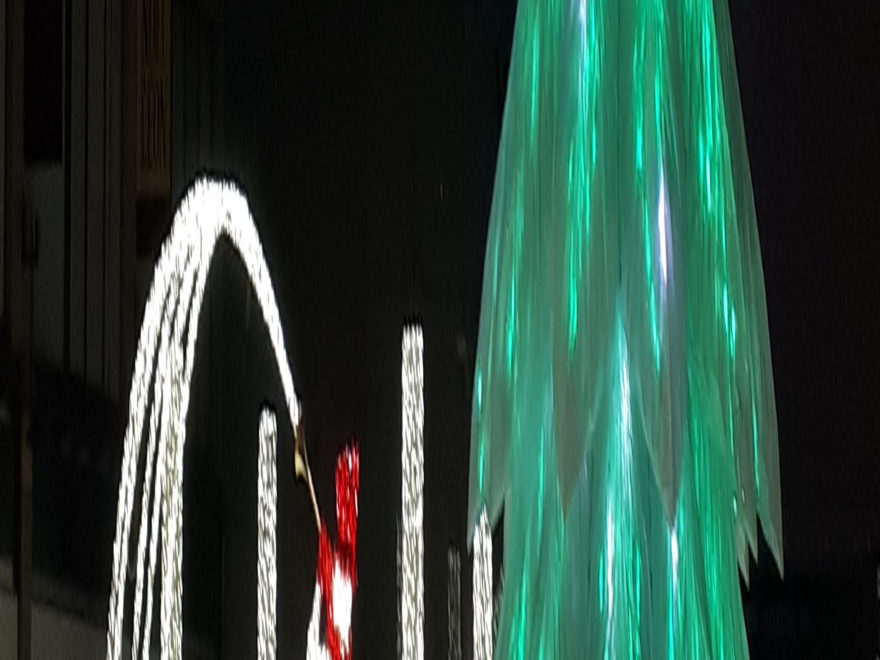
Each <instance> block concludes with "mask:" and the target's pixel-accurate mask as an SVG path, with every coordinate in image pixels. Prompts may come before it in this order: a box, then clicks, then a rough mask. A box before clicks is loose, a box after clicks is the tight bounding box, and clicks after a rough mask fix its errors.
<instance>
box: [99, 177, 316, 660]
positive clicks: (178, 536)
mask: <svg viewBox="0 0 880 660" xmlns="http://www.w3.org/2000/svg"><path fill="white" fill-rule="evenodd" d="M220 236H226V237H227V238H228V239H229V241H230V242H231V243H232V245H233V247H234V248H235V249H236V251H237V253H238V254H239V256H240V257H241V259H242V262H243V263H244V266H245V270H246V271H247V274H248V277H249V279H250V282H251V284H252V286H253V288H254V290H255V292H256V295H257V300H258V302H259V305H260V310H261V312H262V315H263V320H264V322H265V324H266V328H267V330H268V333H269V339H270V342H271V344H272V348H273V352H274V354H275V358H276V363H277V365H278V369H279V372H280V375H281V384H282V387H283V390H284V396H285V403H286V405H287V409H288V413H289V416H290V421H291V425H292V426H293V427H294V428H296V426H297V425H298V423H299V419H300V409H299V402H298V399H297V397H296V394H295V392H294V388H293V377H292V375H291V371H290V366H289V362H288V359H287V352H286V349H285V347H284V338H283V332H282V328H281V324H280V320H279V314H278V307H277V304H276V302H275V296H274V293H273V290H272V284H271V280H270V278H269V273H268V267H267V266H266V260H265V257H264V256H263V252H262V247H261V246H260V241H259V237H258V235H257V232H256V228H255V226H254V223H253V219H252V218H251V216H250V212H249V210H248V207H247V200H246V199H245V198H244V196H243V195H242V194H241V193H240V192H239V191H238V190H237V189H236V188H235V187H233V186H231V185H229V184H226V183H220V182H216V181H211V180H207V179H202V180H199V181H197V182H196V183H195V184H194V185H193V186H192V187H191V188H190V190H189V192H188V194H187V196H186V197H185V198H184V200H183V202H182V203H181V205H180V207H179V208H178V210H177V212H176V213H175V217H174V221H173V223H172V226H171V230H170V232H169V236H168V238H167V239H166V241H165V242H164V243H163V245H162V249H161V252H160V256H159V259H158V262H157V264H156V267H155V270H154V273H153V281H152V284H151V286H150V292H149V295H148V297H147V304H146V307H145V311H144V320H143V323H142V325H141V331H140V336H139V339H138V349H137V353H136V357H135V369H134V374H133V377H132V385H131V390H130V393H129V419H128V423H127V425H126V432H125V436H124V440H123V458H122V470H121V477H120V485H119V501H118V509H117V517H116V531H115V538H114V544H113V567H112V574H111V587H110V603H109V607H108V616H107V618H108V625H107V658H108V660H118V659H119V658H120V657H121V652H122V621H123V608H124V603H125V585H126V580H127V572H128V545H129V537H130V533H131V516H132V513H133V504H134V494H135V490H136V485H137V483H138V478H137V475H138V462H139V456H140V454H141V445H142V442H143V430H144V429H143V424H144V419H145V417H146V414H147V409H148V406H149V403H150V401H152V403H153V408H154V409H153V410H152V411H151V415H150V427H149V431H148V436H149V439H148V447H147V452H146V462H147V463H151V462H152V461H155V465H154V466H150V467H146V466H145V467H144V472H145V481H144V488H143V492H142V503H141V525H140V527H139V529H138V548H137V557H136V560H137V568H136V569H135V573H136V592H135V608H134V609H135V612H134V620H135V623H136V627H135V630H136V632H135V633H134V635H133V641H132V652H133V657H137V654H138V651H140V653H141V657H149V655H150V654H149V639H150V634H149V633H150V626H151V622H152V575H153V573H154V570H155V563H156V561H155V560H156V543H157V538H158V536H159V530H158V522H159V520H158V517H159V515H161V521H162V530H161V531H162V534H161V543H162V578H161V585H162V592H161V621H162V625H161V633H160V637H161V647H162V648H161V656H162V658H175V659H176V658H180V656H181V652H182V649H181V644H182V620H181V619H182V616H181V614H182V612H181V608H182V588H183V585H182V575H181V561H182V544H183V539H182V519H183V515H182V514H183V497H182V479H183V449H184V445H185V441H186V424H185V421H186V414H187V410H188V407H189V395H190V382H191V377H192V367H193V362H194V356H195V343H196V339H197V331H198V318H199V312H200V309H201V304H202V302H203V299H204V288H205V282H206V279H207V272H208V267H209V265H210V261H211V257H212V255H213V251H214V248H215V246H216V243H217V240H218V239H219V238H220ZM157 344H159V346H158V352H157ZM154 372H155V375H154ZM156 410H158V412H156ZM157 419H159V420H161V422H160V426H159V428H158V432H159V439H158V443H159V446H158V451H157V452H156V454H155V456H154V454H153V451H152V450H153V449H154V446H151V442H152V443H155V441H156V440H155V438H156V436H155V433H156V431H155V430H154V429H155V426H154V424H155V421H154V420H157ZM153 473H155V479H154V480H152V485H151V477H152V476H153ZM153 488H154V489H155V490H153V492H152V493H150V490H151V489H153ZM151 495H152V500H153V504H152V507H151V510H150V511H149V514H151V515H152V533H151V534H149V543H150V552H149V564H148V566H147V576H146V582H147V585H146V607H145V608H144V610H143V611H142V610H141V605H142V604H143V599H144V594H143V591H144V588H143V587H144V585H143V581H144V568H143V564H144V561H145V554H146V543H147V538H146V533H145V532H144V525H145V523H146V520H147V515H148V512H147V507H146V506H144V505H145V504H147V503H148V502H149V500H150V496H151ZM142 616H145V618H146V625H145V626H144V627H143V628H141V627H140V625H139V624H140V620H141V617H142Z"/></svg>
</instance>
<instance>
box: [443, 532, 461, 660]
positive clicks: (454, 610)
mask: <svg viewBox="0 0 880 660" xmlns="http://www.w3.org/2000/svg"><path fill="white" fill-rule="evenodd" d="M446 564H447V597H446V617H447V623H448V630H447V636H446V639H447V646H448V651H449V653H448V657H449V660H461V557H459V555H458V550H456V549H455V548H453V547H451V546H450V547H449V550H448V551H447V553H446Z"/></svg>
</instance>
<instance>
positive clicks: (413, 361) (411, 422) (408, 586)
mask: <svg viewBox="0 0 880 660" xmlns="http://www.w3.org/2000/svg"><path fill="white" fill-rule="evenodd" d="M402 351H403V361H402V362H403V364H402V367H401V385H402V388H403V406H402V408H403V414H402V417H403V419H402V423H403V442H402V445H401V457H400V460H401V463H402V479H401V490H402V492H401V506H402V515H401V517H402V520H403V530H402V534H401V558H402V562H403V563H402V566H401V580H402V585H401V591H400V594H399V599H400V603H399V608H400V609H399V613H398V614H399V617H400V630H401V637H402V639H401V642H402V647H403V648H402V657H403V658H404V660H421V659H422V658H423V657H424V652H425V646H424V637H423V628H424V616H425V614H424V603H423V598H424V583H423V572H422V557H423V554H424V540H423V538H422V520H423V518H422V513H423V512H422V490H423V488H424V482H425V471H424V455H423V446H422V431H423V428H424V412H425V409H424V400H423V398H422V397H423V376H424V373H423V366H422V351H423V340H422V328H421V326H420V325H408V326H405V327H404V329H403V345H402Z"/></svg>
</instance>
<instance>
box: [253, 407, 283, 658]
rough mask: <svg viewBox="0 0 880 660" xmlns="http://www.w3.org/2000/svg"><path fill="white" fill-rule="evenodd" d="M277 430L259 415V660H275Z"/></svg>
mask: <svg viewBox="0 0 880 660" xmlns="http://www.w3.org/2000/svg"><path fill="white" fill-rule="evenodd" d="M277 439H278V429H277V427H276V425H275V415H274V413H272V412H271V411H270V410H266V409H264V410H263V411H262V413H260V450H259V459H258V461H257V471H258V474H259V478H258V482H257V485H258V488H259V491H258V496H257V516H258V523H257V535H258V536H257V544H258V545H257V553H258V554H257V657H258V658H259V659H260V660H275V602H276V596H275V593H276V592H275V589H276V584H277V579H278V578H277V576H278V572H277V567H276V564H275V552H276V546H275V526H276V520H277V513H276V511H277V509H276V502H277V499H278V487H277V484H278V478H277V474H276V471H277V463H276V460H275V445H276V443H277Z"/></svg>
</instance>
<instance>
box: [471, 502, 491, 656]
mask: <svg viewBox="0 0 880 660" xmlns="http://www.w3.org/2000/svg"><path fill="white" fill-rule="evenodd" d="M492 596H493V594H492V529H491V528H490V527H489V517H488V515H487V514H486V509H485V508H483V510H482V512H480V520H479V522H478V523H477V529H476V530H475V531H474V660H489V659H490V658H491V657H492V650H493V649H492V646H493V639H492V620H493V616H492Z"/></svg>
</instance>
